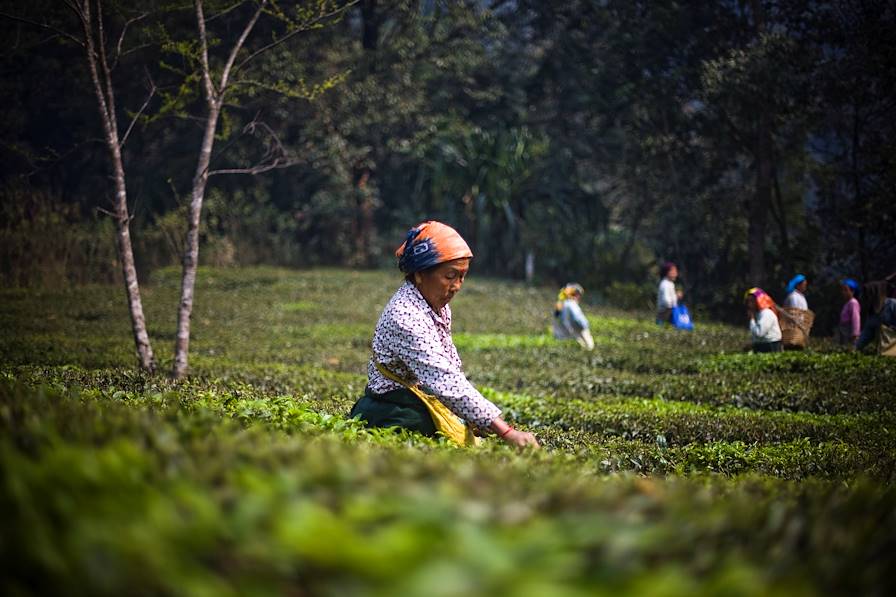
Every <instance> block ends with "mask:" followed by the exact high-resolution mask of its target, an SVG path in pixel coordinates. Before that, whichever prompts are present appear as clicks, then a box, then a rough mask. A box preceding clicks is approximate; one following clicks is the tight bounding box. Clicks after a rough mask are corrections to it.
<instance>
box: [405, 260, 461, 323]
mask: <svg viewBox="0 0 896 597" xmlns="http://www.w3.org/2000/svg"><path fill="white" fill-rule="evenodd" d="M469 269H470V258H469V257H464V258H461V259H454V260H452V261H446V262H445V263H440V264H439V265H437V266H435V267H434V268H432V269H429V270H427V271H425V272H417V273H415V274H414V286H416V287H417V290H419V291H420V294H422V295H423V298H425V299H426V302H427V303H429V306H430V307H432V308H433V310H434V311H439V310H441V309H442V307H444V306H445V305H447V304H448V303H449V302H450V301H451V299H453V298H454V295H455V294H457V293H458V292H459V291H460V287H461V286H463V284H464V278H465V277H466V276H467V271H468V270H469Z"/></svg>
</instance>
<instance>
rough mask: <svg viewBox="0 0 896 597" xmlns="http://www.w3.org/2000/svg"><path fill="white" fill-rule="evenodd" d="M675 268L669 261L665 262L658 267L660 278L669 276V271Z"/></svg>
mask: <svg viewBox="0 0 896 597" xmlns="http://www.w3.org/2000/svg"><path fill="white" fill-rule="evenodd" d="M673 267H675V264H674V263H672V262H671V261H667V262H666V263H664V264H662V265H661V266H660V278H665V277H666V276H667V275H668V274H669V270H671V269H672V268H673Z"/></svg>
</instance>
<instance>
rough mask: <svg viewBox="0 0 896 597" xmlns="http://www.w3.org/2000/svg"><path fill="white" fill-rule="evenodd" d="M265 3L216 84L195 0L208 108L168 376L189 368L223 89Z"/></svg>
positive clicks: (199, 7) (199, 1) (264, 0)
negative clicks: (204, 210)
mask: <svg viewBox="0 0 896 597" xmlns="http://www.w3.org/2000/svg"><path fill="white" fill-rule="evenodd" d="M266 4H267V0H262V1H261V2H260V3H259V6H258V9H257V10H256V11H255V13H254V15H253V16H252V18H251V19H250V20H249V22H248V23H247V24H246V27H245V28H244V29H243V32H242V34H241V35H240V37H239V39H238V40H237V41H236V43H235V44H234V46H233V48H232V49H231V51H230V55H229V56H228V58H227V62H226V64H225V65H224V68H223V70H222V71H221V79H220V81H219V82H218V84H217V86H216V85H215V83H213V82H212V73H211V67H210V65H209V59H208V37H207V34H206V29H205V14H204V11H203V5H202V0H195V2H194V5H195V8H196V24H197V27H198V30H199V42H200V51H201V55H200V61H201V65H202V84H203V88H204V90H205V97H206V105H207V109H208V112H207V114H206V119H205V132H204V134H203V137H202V145H201V147H200V149H199V159H198V161H197V163H196V172H195V174H194V175H193V188H192V192H191V194H190V210H189V214H188V216H187V238H186V246H185V248H184V257H183V272H182V275H181V292H180V303H179V305H178V310H177V338H176V339H175V342H174V367H173V370H172V376H173V377H174V378H175V379H180V378H182V377H184V376H185V375H186V374H187V371H188V370H189V353H190V318H191V316H192V314H193V298H194V289H195V286H196V268H197V266H198V265H199V221H200V218H201V216H202V201H203V199H204V198H205V188H206V185H207V184H208V176H209V165H210V164H211V158H212V150H213V149H214V145H215V131H216V130H217V128H218V118H219V117H220V115H221V107H222V106H223V104H224V93H225V91H226V90H227V85H228V83H229V78H230V72H231V69H232V68H233V64H234V61H235V60H236V57H237V54H238V53H239V51H240V49H242V47H243V44H245V42H246V38H248V37H249V33H251V31H252V29H253V27H255V23H256V22H257V21H258V18H259V17H260V16H261V12H262V10H263V9H264V7H265V5H266Z"/></svg>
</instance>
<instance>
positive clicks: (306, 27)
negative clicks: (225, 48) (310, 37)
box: [233, 0, 359, 72]
mask: <svg viewBox="0 0 896 597" xmlns="http://www.w3.org/2000/svg"><path fill="white" fill-rule="evenodd" d="M358 2H359V0H351V2H349V3H348V4H345V5H344V6H341V7H339V8H336V9H334V10H332V11H330V12H328V13H325V14H322V15H319V16H317V17H316V18H315V19H314V20H312V21H309V22H308V23H306V24H305V25H303V26H302V27H298V28H296V29H295V30H294V31H290V32H289V33H287V34H286V35H284V36H283V37H281V38H279V39H275V40H274V41H272V42H271V43H269V44H268V45H266V46H262V47H261V48H259V49H257V50H255V51H254V52H252V53H251V54H249V55H248V56H247V57H246V58H245V59H243V60H242V62H240V63H239V64H238V65H237V66H236V68H234V69H233V70H234V72H236V71H238V70H240V69H241V68H243V67H244V66H245V65H246V63H248V62H249V61H250V60H252V59H253V58H255V57H256V56H258V55H259V54H263V53H264V52H267V51H268V50H270V49H271V48H274V47H276V46H279V45H280V44H282V43H284V42H286V41H288V40H289V39H291V38H293V37H295V36H296V35H298V34H299V33H302V32H304V31H308V30H309V29H311V28H312V27H313V26H314V25H316V24H317V23H320V22H321V21H323V20H325V19H328V18H330V17H333V16H336V15H337V14H339V13H340V12H343V11H345V10H347V9H348V8H351V7H352V6H354V5H355V4H357V3H358Z"/></svg>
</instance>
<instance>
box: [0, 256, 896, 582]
mask: <svg viewBox="0 0 896 597" xmlns="http://www.w3.org/2000/svg"><path fill="white" fill-rule="evenodd" d="M400 282H401V279H400V276H399V275H398V274H397V273H386V272H364V273H360V272H352V271H345V270H315V271H309V272H296V271H287V270H280V269H267V268H256V269H242V270H240V269H226V270H203V271H201V272H200V276H199V281H198V286H197V299H196V308H195V311H194V327H193V331H194V334H193V343H192V354H191V366H192V372H193V375H192V376H191V377H190V378H189V379H188V380H185V381H182V382H172V381H170V380H168V379H167V378H166V377H164V376H157V377H150V376H147V375H145V374H142V373H139V372H137V371H136V370H135V367H134V364H135V359H134V357H133V356H132V352H133V342H132V340H131V336H130V334H129V323H128V318H127V313H126V310H125V301H124V295H123V292H122V289H121V288H119V287H111V286H93V287H84V288H78V289H74V290H68V291H64V292H62V291H60V292H49V291H34V290H28V291H26V290H9V289H5V290H0V330H2V337H0V517H2V525H0V578H2V580H0V593H2V594H3V595H9V596H13V595H32V594H50V595H82V594H83V595H116V596H120V595H196V596H205V595H210V596H211V595H215V596H218V595H225V596H226V595H295V596H304V595H382V596H405V595H406V596H417V595H426V596H455V595H457V596H470V595H525V596H532V597H536V596H538V597H540V596H570V597H572V596H584V595H617V594H630V595H655V596H661V595H695V594H702V595H726V596H729V595H787V596H792V595H815V594H825V595H828V594H842V595H885V594H892V591H893V589H892V583H893V578H894V577H893V571H894V570H896V489H894V481H896V450H894V445H896V408H894V402H896V391H894V387H896V362H894V361H896V360H894V359H884V358H881V357H875V356H868V355H860V354H853V353H844V352H837V351H836V350H834V348H833V347H831V346H829V345H827V344H825V343H824V342H817V343H816V344H815V345H814V346H813V349H812V350H810V351H807V352H804V353H785V354H778V355H753V354H749V353H744V352H743V348H744V346H745V345H746V344H747V342H748V333H747V331H746V326H744V327H743V328H735V327H729V326H723V325H716V324H709V323H704V322H699V321H698V322H697V324H698V327H697V330H695V331H694V332H693V333H678V332H675V331H672V330H663V329H659V328H657V327H656V326H655V325H654V324H653V322H652V321H651V319H650V317H649V315H647V314H645V315H642V316H634V315H631V314H626V313H622V312H614V311H610V310H605V309H600V310H598V309H594V308H591V309H589V308H587V307H586V312H587V313H588V314H589V317H590V318H591V322H592V327H593V332H594V337H595V341H596V348H595V350H594V352H592V353H585V352H583V351H581V350H580V349H579V348H578V346H577V345H575V344H574V343H569V344H561V343H557V342H555V341H553V340H552V339H551V338H550V337H548V336H547V334H546V331H547V327H548V325H549V322H550V311H551V308H552V304H553V298H554V292H555V291H554V290H551V289H528V288H526V287H524V286H522V285H518V284H511V283H506V282H497V281H491V280H482V279H477V278H476V277H475V269H474V271H473V273H472V276H471V277H470V278H469V279H468V281H467V283H466V285H465V286H464V289H463V291H462V292H461V294H460V295H459V296H458V297H457V298H456V299H455V300H454V302H453V303H452V308H453V310H454V326H455V330H454V333H455V341H456V344H457V346H458V349H459V351H460V354H461V357H462V358H463V360H464V364H465V368H466V370H467V373H468V375H469V377H470V379H471V380H472V381H473V383H474V384H476V385H477V386H478V387H479V388H480V389H481V390H482V391H483V393H485V394H486V396H488V397H489V398H490V399H491V400H493V401H494V402H495V403H497V404H498V405H499V406H500V407H501V408H502V409H503V411H504V413H505V415H506V417H507V419H508V420H510V421H511V422H512V423H514V424H515V425H517V426H519V427H521V428H525V429H528V430H531V431H533V432H534V433H535V434H536V435H537V437H538V438H539V440H540V441H541V442H542V445H543V446H544V449H543V450H541V451H537V452H536V451H531V452H523V453H521V452H517V451H515V450H513V449H511V448H509V447H506V446H504V445H501V444H500V443H499V442H497V441H496V440H494V439H490V440H488V441H487V442H486V445H484V446H483V447H481V448H477V449H459V448H454V447H452V446H450V445H447V444H445V443H444V442H443V441H434V440H429V439H426V438H422V437H419V436H416V435H414V434H409V433H398V432H393V431H388V430H386V431H384V430H366V429H364V428H363V427H362V426H360V425H359V424H358V423H357V422H355V421H351V420H347V419H346V413H347V412H348V410H349V408H350V407H351V405H352V403H353V402H354V400H355V399H356V398H357V397H358V396H359V395H360V394H361V393H362V392H363V389H364V385H365V381H366V376H365V372H366V362H367V359H368V356H369V354H368V351H369V343H370V339H371V335H372V332H373V327H374V324H375V323H376V320H377V318H378V316H379V313H380V311H381V309H382V307H383V305H384V304H385V302H386V301H387V300H388V298H389V297H390V296H391V294H392V292H394V290H395V289H396V288H397V286H398V285H399V284H400ZM178 291H179V280H178V272H176V271H161V272H158V273H156V274H155V275H154V277H153V279H152V280H151V283H150V284H148V285H147V286H145V287H144V301H145V306H146V308H147V317H148V321H149V326H150V333H151V336H152V339H153V342H154V345H153V346H154V349H155V350H156V352H157V354H158V356H159V357H160V359H161V361H162V364H163V367H164V368H165V369H167V368H168V367H169V366H170V361H171V348H172V345H173V341H174V328H175V310H176V304H177V297H178Z"/></svg>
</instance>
